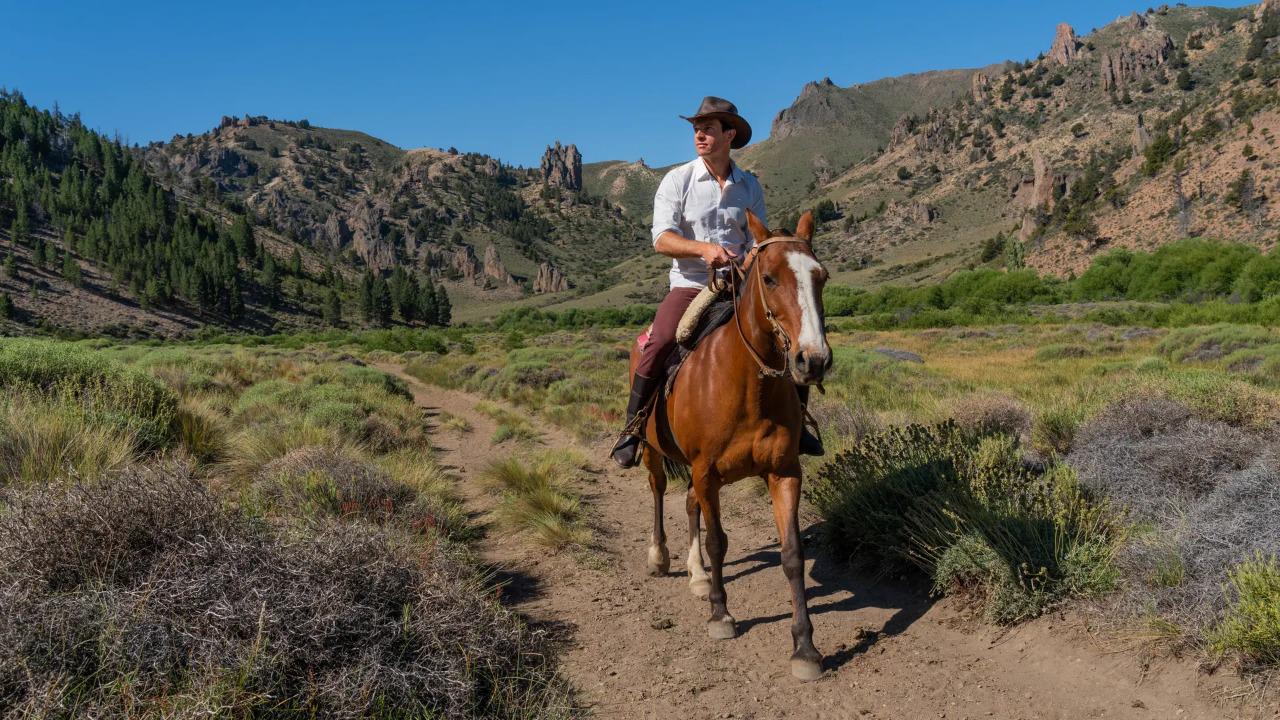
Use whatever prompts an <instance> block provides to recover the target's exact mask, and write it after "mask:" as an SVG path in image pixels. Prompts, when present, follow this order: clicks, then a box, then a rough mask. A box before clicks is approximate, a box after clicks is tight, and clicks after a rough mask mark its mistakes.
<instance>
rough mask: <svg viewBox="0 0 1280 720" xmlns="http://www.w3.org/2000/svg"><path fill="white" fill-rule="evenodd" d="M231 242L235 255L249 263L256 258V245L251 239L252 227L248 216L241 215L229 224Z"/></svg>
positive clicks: (252, 238)
mask: <svg viewBox="0 0 1280 720" xmlns="http://www.w3.org/2000/svg"><path fill="white" fill-rule="evenodd" d="M231 240H232V242H233V243H235V246H236V253H238V254H239V255H240V257H242V258H244V259H246V260H249V261H250V262H252V261H254V260H256V259H257V258H258V244H257V242H256V241H255V240H254V237H253V225H252V224H250V223H249V216H248V215H241V216H239V217H237V218H236V221H235V222H234V223H232V224H231Z"/></svg>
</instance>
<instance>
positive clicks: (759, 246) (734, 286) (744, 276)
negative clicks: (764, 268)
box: [729, 237, 808, 378]
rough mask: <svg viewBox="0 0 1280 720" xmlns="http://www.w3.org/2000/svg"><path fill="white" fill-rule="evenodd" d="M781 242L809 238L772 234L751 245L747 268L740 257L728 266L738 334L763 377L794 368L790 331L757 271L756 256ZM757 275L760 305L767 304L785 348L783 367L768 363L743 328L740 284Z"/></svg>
mask: <svg viewBox="0 0 1280 720" xmlns="http://www.w3.org/2000/svg"><path fill="white" fill-rule="evenodd" d="M781 243H804V244H806V245H807V244H808V241H806V240H801V239H800V238H797V237H773V238H769V239H768V240H765V241H764V242H761V243H756V246H755V247H753V248H751V250H750V251H749V252H748V253H747V259H746V261H745V262H744V264H747V263H749V264H750V267H749V268H748V269H747V270H746V271H745V272H744V271H743V269H742V267H741V266H740V265H739V264H738V263H737V261H734V262H731V263H730V264H729V267H730V268H732V272H733V274H734V278H733V279H732V280H731V281H730V282H729V288H730V291H731V293H732V296H733V322H734V324H735V325H737V327H738V337H740V338H742V344H743V345H745V346H746V348H747V352H748V353H750V354H751V357H752V359H754V360H755V361H756V365H758V366H760V377H762V378H763V377H774V378H780V377H785V376H786V375H787V374H788V373H789V372H790V371H791V362H792V361H791V337H790V336H789V335H787V331H786V330H784V329H782V325H781V324H780V323H779V322H778V318H777V317H776V316H774V314H773V308H771V307H769V300H768V299H767V298H766V297H765V294H764V279H763V278H762V277H761V275H760V273H759V272H757V271H756V266H757V265H758V264H759V263H758V262H757V259H758V258H757V256H758V255H759V254H760V253H761V252H762V251H763V250H764V249H765V248H767V247H769V246H770V245H778V244H781ZM752 277H754V278H755V286H756V289H757V291H758V292H759V294H760V306H761V307H763V308H764V317H765V319H766V320H768V321H769V326H770V327H771V328H772V329H773V335H774V337H775V338H777V340H778V347H779V348H780V349H781V350H782V357H783V363H784V364H783V367H782V368H781V369H777V368H772V367H769V364H768V363H766V362H765V361H764V358H763V357H761V356H760V353H759V352H757V351H756V349H755V347H754V346H752V345H751V341H750V340H748V339H747V334H746V332H744V331H743V330H742V313H741V312H740V311H739V305H740V304H741V300H742V299H741V297H740V296H739V294H738V285H739V284H742V285H743V286H744V290H745V284H746V283H748V282H750V281H751V278H752Z"/></svg>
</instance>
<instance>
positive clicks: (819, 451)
mask: <svg viewBox="0 0 1280 720" xmlns="http://www.w3.org/2000/svg"><path fill="white" fill-rule="evenodd" d="M796 393H797V394H798V395H799V396H800V407H801V408H802V411H807V410H808V408H809V386H808V385H797V386H796ZM805 417H808V413H807V412H806V413H805ZM826 452H827V450H826V448H824V447H822V439H821V438H819V437H818V436H817V435H814V434H813V433H811V432H809V426H808V425H805V424H804V421H803V420H802V421H801V423H800V454H801V455H814V456H820V455H825V454H826Z"/></svg>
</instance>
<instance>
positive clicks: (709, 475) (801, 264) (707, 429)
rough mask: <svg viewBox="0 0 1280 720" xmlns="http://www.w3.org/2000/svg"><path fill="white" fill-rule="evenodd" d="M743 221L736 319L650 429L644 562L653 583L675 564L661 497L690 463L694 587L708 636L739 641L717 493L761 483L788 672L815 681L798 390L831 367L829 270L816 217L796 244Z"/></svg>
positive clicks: (718, 334) (664, 402)
mask: <svg viewBox="0 0 1280 720" xmlns="http://www.w3.org/2000/svg"><path fill="white" fill-rule="evenodd" d="M748 224H749V226H750V228H751V234H752V236H753V237H754V238H755V240H756V245H755V247H754V248H753V249H752V250H751V251H750V252H749V253H748V255H747V257H746V259H745V261H744V263H743V269H742V272H741V280H740V281H739V282H738V283H737V284H736V288H737V289H736V292H735V297H734V300H735V304H736V306H737V307H736V312H735V316H734V319H733V320H732V321H730V322H729V323H727V324H726V325H724V326H723V327H721V328H719V329H718V330H716V331H714V332H712V333H711V334H710V335H708V336H707V337H706V338H705V339H704V340H703V341H702V342H701V343H700V344H699V345H698V347H697V349H696V350H695V351H694V352H693V353H692V354H691V355H690V356H689V357H688V358H687V359H686V360H685V362H684V365H683V367H681V369H680V372H679V374H678V375H677V376H676V379H675V382H674V385H673V386H672V388H671V392H670V393H669V394H668V395H667V397H666V398H665V399H660V400H659V402H658V403H657V404H656V405H655V406H654V410H653V412H652V413H651V414H650V417H649V418H648V419H647V421H646V422H645V432H644V441H645V452H644V463H645V467H646V468H648V470H649V484H650V487H651V488H652V490H653V535H652V536H651V538H650V545H649V557H648V566H649V572H650V574H654V575H664V574H666V572H667V570H668V569H669V567H670V555H669V554H668V552H667V545H666V540H667V538H666V532H665V531H664V530H663V527H662V499H663V494H664V493H665V492H666V488H667V470H668V468H675V467H680V466H683V467H687V468H689V472H690V478H691V482H690V487H689V494H688V497H687V498H686V501H685V508H686V510H687V511H688V513H689V556H688V569H689V586H690V589H691V591H692V592H693V593H694V594H695V595H698V596H700V597H706V598H707V599H709V600H710V601H711V618H710V620H708V621H707V631H708V633H709V634H710V635H711V637H712V638H716V639H728V638H732V637H734V635H735V633H736V631H735V628H734V619H733V616H731V615H730V614H729V610H728V607H727V598H726V596H725V591H724V557H725V550H726V545H727V542H728V538H727V536H726V535H725V532H724V529H723V528H722V527H721V524H720V488H722V487H724V486H725V485H728V484H729V483H732V482H735V481H737V480H741V479H742V478H745V477H751V476H759V477H763V478H764V479H765V480H766V481H767V482H768V486H769V496H770V498H771V499H772V502H773V518H774V522H775V523H776V524H777V529H778V538H779V540H780V542H781V545H782V570H783V573H784V574H785V575H786V578H787V582H788V584H789V585H790V588H791V607H792V622H791V637H792V650H793V653H792V655H791V672H792V674H793V675H795V676H796V677H798V678H800V679H802V680H813V679H815V678H817V677H818V676H820V675H821V674H822V669H821V661H822V655H821V654H819V653H818V650H817V649H816V648H815V647H814V646H813V626H812V625H811V624H810V622H809V610H808V607H807V605H806V601H805V590H804V551H803V549H802V548H801V546H800V528H799V517H798V512H797V511H798V507H799V502H800V455H799V442H800V432H801V428H802V423H803V414H804V413H803V409H802V408H801V405H800V400H799V397H798V395H797V393H796V385H797V384H806V385H811V384H815V383H818V382H820V381H821V380H822V377H823V375H824V374H825V373H826V371H827V370H828V369H829V368H830V367H831V347H830V346H829V345H828V344H827V338H826V332H825V329H824V318H823V312H822V286H823V284H824V283H825V282H826V280H827V271H826V269H824V268H823V267H822V264H821V263H819V262H818V260H817V258H816V257H814V254H813V249H812V248H811V247H810V240H811V238H812V235H813V217H812V215H811V214H810V213H805V214H804V216H803V217H801V218H800V222H799V226H798V227H797V228H796V234H795V235H794V236H790V235H776V236H771V235H770V233H769V230H768V229H767V228H766V227H764V225H763V224H762V223H761V222H760V220H759V219H758V218H756V217H755V215H753V214H751V213H749V212H748ZM637 358H638V348H633V349H632V352H631V368H632V371H633V372H634V369H635V364H636V361H637ZM699 511H701V512H699ZM699 519H701V520H702V521H705V522H706V524H707V555H708V556H709V558H710V560H711V575H710V578H708V576H707V573H706V571H705V570H704V569H703V566H702V549H701V545H700V541H699Z"/></svg>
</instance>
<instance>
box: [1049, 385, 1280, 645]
mask: <svg viewBox="0 0 1280 720" xmlns="http://www.w3.org/2000/svg"><path fill="white" fill-rule="evenodd" d="M1068 462H1069V463H1071V464H1072V465H1073V466H1075V467H1076V468H1077V470H1078V471H1079V474H1080V478H1081V480H1082V481H1083V482H1085V483H1086V484H1087V485H1088V486H1089V487H1091V488H1093V489H1094V490H1096V491H1100V492H1103V493H1106V494H1107V495H1108V496H1110V497H1111V498H1112V499H1113V500H1115V501H1117V502H1118V504H1120V505H1121V506H1123V507H1125V508H1126V509H1127V510H1128V511H1129V513H1130V515H1131V517H1132V518H1133V519H1136V520H1139V521H1142V522H1143V523H1145V531H1144V532H1141V533H1139V534H1138V535H1137V536H1136V537H1135V538H1134V540H1133V542H1131V543H1129V545H1128V546H1127V547H1126V548H1125V549H1124V551H1123V553H1122V555H1121V557H1120V562H1121V565H1122V568H1123V570H1124V572H1125V574H1126V575H1127V576H1128V577H1129V578H1130V580H1131V582H1130V583H1129V587H1128V589H1127V591H1126V593H1125V597H1124V601H1125V603H1126V604H1127V606H1128V607H1129V608H1130V609H1131V610H1132V611H1133V612H1134V613H1135V614H1150V613H1151V612H1154V613H1155V615H1156V618H1155V621H1156V622H1157V623H1159V624H1161V625H1162V626H1163V627H1166V628H1167V630H1168V632H1170V633H1172V634H1174V635H1181V636H1182V637H1183V639H1184V640H1188V641H1191V642H1200V638H1201V634H1202V633H1203V632H1204V631H1205V630H1206V629H1207V628H1209V627H1210V626H1211V625H1212V624H1213V623H1214V622H1215V621H1216V620H1217V619H1218V618H1219V617H1220V616H1221V614H1222V612H1223V610H1224V608H1225V607H1226V604H1227V597H1226V595H1225V594H1224V591H1223V587H1224V584H1225V583H1226V582H1227V581H1228V578H1229V573H1230V571H1231V569H1232V568H1233V567H1235V566H1236V565H1237V564H1239V563H1241V562H1242V561H1244V560H1245V559H1246V558H1248V557H1250V556H1252V555H1253V554H1255V553H1266V554H1275V553H1280V523H1277V522H1276V518H1277V517H1280V446H1277V445H1276V444H1275V442H1274V440H1271V439H1268V438H1267V437H1266V436H1261V435H1256V434H1253V433H1251V432H1249V431H1247V430H1244V429H1241V428H1238V427H1233V426H1230V425H1226V424H1224V423H1221V422H1218V421H1215V420H1205V419H1201V418H1200V417H1197V416H1196V415H1195V414H1193V413H1192V411H1191V410H1190V409H1188V407H1187V406H1185V405H1183V404H1180V403H1177V402H1174V401H1172V400H1168V399H1165V398H1160V397H1147V398H1130V399H1128V400H1125V401H1122V402H1120V403H1117V404H1116V405H1113V406H1111V407H1109V408H1107V409H1106V410H1104V411H1103V412H1102V413H1101V414H1099V415H1098V417H1097V418H1095V419H1094V420H1093V421H1092V422H1090V423H1089V424H1088V425H1086V426H1085V427H1084V429H1083V430H1082V431H1081V432H1080V434H1079V436H1078V439H1077V443H1076V446H1075V449H1074V450H1073V451H1072V452H1071V455H1070V456H1069V457H1068ZM1170 624H1172V625H1170Z"/></svg>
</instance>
